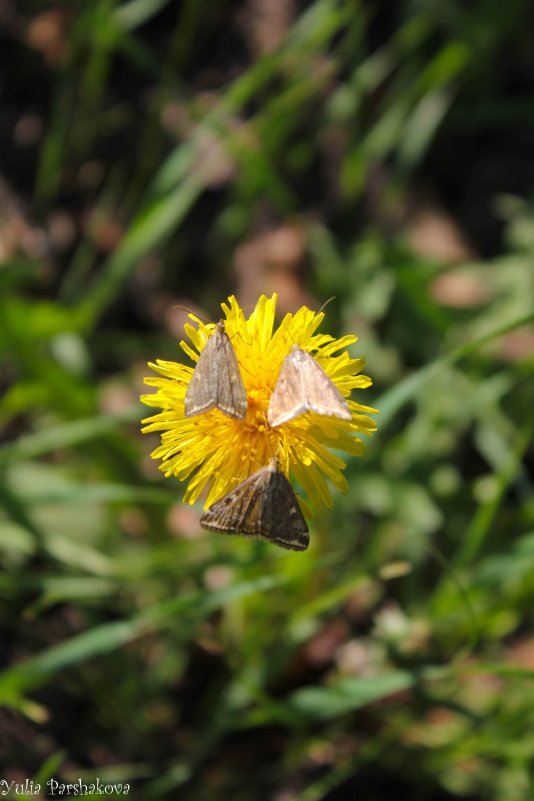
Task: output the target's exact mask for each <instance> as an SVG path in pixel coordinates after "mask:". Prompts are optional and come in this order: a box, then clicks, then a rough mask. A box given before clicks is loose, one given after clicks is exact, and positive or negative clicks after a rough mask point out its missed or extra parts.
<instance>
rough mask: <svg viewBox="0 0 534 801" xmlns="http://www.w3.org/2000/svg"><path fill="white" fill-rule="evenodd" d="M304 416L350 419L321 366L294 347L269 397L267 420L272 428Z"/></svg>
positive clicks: (339, 393) (335, 389) (347, 411)
mask: <svg viewBox="0 0 534 801" xmlns="http://www.w3.org/2000/svg"><path fill="white" fill-rule="evenodd" d="M304 412H317V413H318V414H324V415H326V416H327V417H339V418H340V419H341V420H350V419H351V413H350V410H349V407H348V404H347V401H346V400H345V398H344V397H343V395H342V394H341V392H340V391H339V390H338V388H337V387H336V386H335V385H334V384H333V383H332V381H331V380H330V379H329V378H328V376H327V375H326V373H325V371H324V370H323V368H322V367H321V366H320V364H318V363H317V362H316V361H315V359H314V358H313V356H311V355H310V354H309V353H306V351H304V350H302V348H299V346H298V345H293V348H292V350H291V352H290V353H289V354H288V355H287V356H286V358H285V359H284V362H283V364H282V369H281V370H280V374H279V376H278V380H277V382H276V385H275V387H274V390H273V393H272V395H271V400H270V401H269V409H268V411H267V420H268V421H269V425H270V426H272V427H273V428H274V427H275V426H279V425H281V424H282V423H287V421H288V420H293V418H295V417H298V416H299V415H300V414H304Z"/></svg>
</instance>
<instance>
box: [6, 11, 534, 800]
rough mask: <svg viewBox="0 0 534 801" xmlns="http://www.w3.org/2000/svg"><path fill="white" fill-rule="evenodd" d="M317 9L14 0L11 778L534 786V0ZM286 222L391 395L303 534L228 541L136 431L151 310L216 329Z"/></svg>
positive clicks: (137, 784)
mask: <svg viewBox="0 0 534 801" xmlns="http://www.w3.org/2000/svg"><path fill="white" fill-rule="evenodd" d="M296 6H298V7H296V8H294V6H293V4H291V3H286V2H277V3H275V4H272V5H271V4H269V3H268V2H267V0H265V2H264V3H261V2H256V3H254V2H250V3H244V4H243V5H242V7H237V6H236V4H230V3H222V4H210V3H206V2H202V0H184V2H182V3H178V4H177V3H171V2H170V1H169V0H128V2H123V3H119V2H116V0H97V1H96V2H95V0H91V2H89V0H87V1H85V0H79V1H78V2H75V3H66V4H64V5H63V4H60V3H55V2H51V3H46V4H41V3H36V2H33V3H32V2H24V3H22V4H21V5H20V7H19V8H17V9H15V8H14V7H11V6H10V4H7V8H6V10H5V12H2V14H3V16H4V19H3V23H4V26H5V27H4V31H3V34H2V36H3V39H4V42H5V44H6V47H5V49H4V52H3V55H2V56H1V62H2V67H3V68H7V67H8V66H9V74H7V73H6V80H5V86H4V88H3V92H4V98H3V108H4V110H5V113H4V121H3V122H2V132H3V134H5V135H6V137H7V138H6V145H5V148H4V156H3V158H4V163H3V165H2V184H1V185H0V253H1V254H2V263H1V265H0V292H1V295H0V352H1V356H2V367H1V369H0V381H1V385H2V396H1V398H0V420H1V424H2V428H3V434H4V440H3V444H2V446H1V448H0V473H1V475H0V502H1V505H2V510H3V511H2V513H1V514H2V516H1V518H0V559H1V563H2V568H3V569H2V573H1V575H0V638H1V644H2V651H1V659H2V665H3V670H2V672H1V673H0V703H1V705H2V709H1V710H0V752H1V756H2V763H3V768H2V769H3V771H4V773H5V776H6V778H8V777H13V776H15V777H19V778H20V777H21V776H22V777H25V776H28V777H33V778H34V779H35V780H36V781H41V782H45V781H46V779H47V778H48V777H50V776H55V777H58V776H61V777H62V778H64V779H65V780H69V779H70V780H72V779H73V778H76V777H78V776H82V777H84V780H89V779H90V778H91V777H96V776H99V777H100V778H101V779H102V780H104V779H106V780H108V781H113V782H121V781H122V782H125V781H126V782H130V783H131V785H132V789H131V791H130V797H131V798H133V799H146V798H150V799H160V798H161V799H163V798H173V799H174V798H180V799H184V800H185V801H219V799H220V800H222V799H227V798H232V799H234V800H235V801H249V800H250V801H252V800H253V799H254V801H258V800H260V801H261V799H266V800H267V799H269V801H282V799H283V801H289V800H290V799H299V801H321V799H324V801H327V800H328V801H343V799H353V798H362V799H365V801H378V800H379V799H380V800H382V799H390V798H392V797H397V796H398V795H402V794H406V795H407V796H409V797H410V798H413V799H416V800H417V799H421V801H441V800H443V801H446V799H452V798H467V799H477V800H478V799H485V800H486V799H487V800H488V801H531V799H532V797H533V794H534V782H533V779H532V764H533V759H534V738H533V736H532V731H533V726H534V685H533V679H534V638H533V635H532V631H531V626H532V617H533V616H532V606H533V600H534V495H533V484H532V473H531V468H532V459H533V452H532V427H533V423H532V409H533V408H534V378H533V369H532V368H533V362H534V326H533V323H534V309H533V298H534V270H533V269H532V265H533V261H534V210H533V207H532V205H531V202H530V197H529V192H530V191H531V186H532V179H533V178H534V174H533V164H534V158H533V156H534V152H533V151H534V147H533V145H532V142H533V141H534V140H533V139H532V120H533V117H532V88H533V87H532V84H533V81H534V75H533V72H532V61H531V49H532V39H531V31H532V25H531V23H532V21H533V20H532V7H531V6H530V4H529V3H528V2H527V0H509V2H507V3H504V4H502V3H496V2H491V0H477V2H473V3H469V4H465V3H462V2H460V0H447V2H443V3H435V2H420V1H419V2H416V1H415V0H412V1H411V0H403V2H399V3H398V4H391V3H387V2H385V0H384V2H376V3H371V2H366V3H363V2H358V1H357V0H342V1H341V2H334V0H318V1H317V2H314V3H301V4H296ZM273 7H276V9H277V10H278V12H277V13H278V14H279V18H280V19H281V20H282V22H280V19H278V18H275V21H274V22H272V20H271V23H269V20H270V17H269V14H268V13H267V9H268V8H271V9H272V8H273ZM262 9H263V11H264V12H265V14H263V16H262ZM292 9H293V10H294V14H292ZM276 19H278V22H277V21H276ZM265 20H267V22H265ZM529 21H530V25H529V24H528V23H529ZM269 24H271V25H274V29H273V30H274V33H273V30H271V29H270V28H269ZM269 37H271V38H269ZM32 131H33V132H34V133H33V134H32ZM8 134H9V136H8ZM436 204H437V205H438V206H439V208H441V209H442V210H443V209H445V210H446V212H443V216H445V218H446V219H447V220H449V221H450V220H451V219H452V220H453V221H455V222H456V224H457V225H458V226H459V227H460V228H461V229H463V230H464V231H466V232H467V237H468V238H469V239H470V240H471V243H472V244H471V245H469V246H468V245H465V244H462V242H461V243H460V244H458V243H457V241H456V239H455V235H454V232H453V233H451V230H450V227H448V228H447V229H446V233H443V228H440V227H438V228H431V230H430V236H429V242H430V244H428V242H427V243H426V244H425V245H424V246H423V245H421V233H422V232H423V233H424V230H423V229H424V226H423V223H422V222H421V220H422V217H421V214H420V210H421V208H422V209H423V210H427V211H428V209H430V210H431V211H432V210H433V209H435V206H436ZM416 212H417V213H416ZM440 219H442V218H440ZM287 222H289V223H290V224H291V225H297V227H298V230H299V231H300V235H301V237H302V240H303V241H304V243H305V251H306V260H305V261H306V264H305V269H304V270H303V271H301V272H300V273H298V271H297V279H296V280H297V281H298V287H299V291H300V292H301V293H304V292H306V291H307V292H310V293H312V294H313V295H314V296H315V297H316V298H317V299H318V302H317V305H319V304H320V301H322V299H324V298H328V297H330V296H335V300H334V301H333V302H332V303H331V304H330V305H329V306H328V308H327V322H328V325H325V327H324V328H325V330H329V331H332V333H335V329H336V328H337V330H338V331H340V332H343V331H350V332H352V331H354V332H356V333H358V334H359V335H360V342H359V343H358V345H357V347H356V348H355V349H354V352H355V353H357V355H363V356H364V357H365V358H366V360H367V363H368V367H367V372H368V373H369V374H370V375H371V376H372V377H373V378H374V381H375V388H374V390H372V391H371V390H370V391H368V392H366V393H362V394H361V396H360V398H358V399H359V400H361V402H363V403H372V404H373V405H375V406H377V407H378V408H379V409H380V417H379V419H378V424H379V431H378V434H377V435H376V436H375V437H374V438H373V440H372V441H371V442H370V443H369V448H368V451H367V454H366V456H365V457H364V458H363V459H357V460H356V459H354V460H353V461H352V462H350V463H349V465H348V468H347V478H348V480H349V484H350V486H351V491H350V493H349V494H348V495H347V496H339V495H337V496H336V504H335V508H334V510H333V511H325V512H323V513H321V514H319V516H318V517H317V518H316V519H315V521H314V522H313V525H312V531H311V535H312V546H311V548H310V550H309V551H308V552H306V553H305V554H298V555H295V554H291V553H284V552H279V551H277V550H275V549H274V548H271V547H269V546H268V545H265V544H262V543H250V542H247V541H245V540H243V541H241V540H239V539H237V540H236V539H234V538H229V539H228V540H227V539H226V538H224V537H217V536H214V535H212V534H207V533H205V534H203V535H197V529H198V516H195V514H194V513H193V517H191V516H190V515H189V513H188V512H187V510H184V508H183V507H180V506H179V505H177V504H178V502H179V499H180V493H181V488H180V487H179V486H178V485H177V484H176V483H175V482H173V481H172V480H164V479H162V478H161V477H159V476H158V474H157V471H156V470H155V469H153V465H151V464H150V463H149V459H148V453H149V451H150V449H151V447H152V445H154V444H155V442H156V440H155V439H154V438H151V437H146V438H142V437H141V436H140V435H139V434H138V431H139V419H140V418H141V417H142V416H144V415H145V414H146V411H143V410H142V409H141V407H140V405H139V404H138V402H137V396H138V394H139V391H140V390H141V383H140V377H141V376H142V375H143V373H144V372H145V371H146V369H147V368H145V366H144V365H145V362H146V361H147V360H148V359H149V358H150V359H153V358H156V357H161V358H169V359H177V358H180V357H179V355H178V349H177V346H176V336H177V335H172V334H171V332H170V330H169V328H168V327H167V328H166V327H165V323H164V318H163V317H162V316H161V314H159V312H158V309H161V308H162V307H161V305H160V306H157V303H156V301H157V302H158V303H161V300H162V298H163V299H166V302H167V305H169V304H170V303H172V302H174V300H175V299H181V300H182V301H183V300H184V299H189V301H190V303H191V304H194V303H199V304H201V305H202V306H203V307H204V308H206V309H207V310H208V313H209V314H211V315H213V316H214V317H215V316H216V315H217V308H218V304H219V303H220V302H221V301H222V300H224V299H225V298H226V296H227V295H228V293H229V292H230V291H237V292H238V293H239V291H240V289H243V285H244V283H245V279H244V276H243V273H242V272H241V273H240V272H239V270H238V269H237V268H235V264H234V270H233V271H232V269H230V265H231V264H232V263H233V262H234V258H235V253H236V252H237V251H238V249H239V248H240V247H241V246H242V243H243V241H245V240H249V239H252V240H254V237H257V236H259V235H260V234H261V232H262V231H264V230H265V228H267V229H268V230H271V229H276V227H277V226H280V225H283V224H285V223H287ZM427 239H428V236H427ZM451 240H454V241H453V244H454V246H455V248H456V251H455V253H456V255H455V257H454V258H452V259H451V258H449V257H448V256H446V255H444V253H445V250H444V248H445V249H446V246H447V245H449V250H450V243H451ZM440 246H441V250H439V247H440ZM458 251H459V252H458ZM251 269H252V268H250V267H249V271H250V270H251ZM258 271H259V272H260V273H261V271H260V268H259V267H258ZM269 280H270V279H269V274H268V271H267V275H265V274H260V275H259V278H258V281H259V282H260V283H259V285H260V286H261V287H262V289H265V290H266V291H268V290H269V288H270V286H271V285H270V284H269ZM262 281H263V284H262V283H261V282H262ZM273 288H276V286H274V285H273ZM281 294H283V293H282V292H281ZM282 300H283V297H282ZM289 302H290V301H288V303H289ZM298 305H300V303H299V304H298ZM197 511H198V510H197ZM3 775H4V774H2V777H3ZM17 797H18V798H22V797H23V796H22V795H18V796H17ZM28 797H29V796H28ZM33 797H34V796H33ZM95 797H96V796H95Z"/></svg>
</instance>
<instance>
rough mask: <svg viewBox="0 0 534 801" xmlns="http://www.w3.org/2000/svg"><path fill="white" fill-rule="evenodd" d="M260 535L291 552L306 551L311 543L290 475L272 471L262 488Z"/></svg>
mask: <svg viewBox="0 0 534 801" xmlns="http://www.w3.org/2000/svg"><path fill="white" fill-rule="evenodd" d="M260 534H261V536H262V537H263V538H264V539H267V540H269V541H270V542H275V543H276V544H277V545H280V546H281V547H282V548H288V549H289V550H292V551H305V550H306V548H307V547H308V545H309V544H310V537H309V533H308V526H307V524H306V521H305V519H304V515H303V514H302V512H301V510H300V506H299V505H298V501H297V498H296V496H295V493H294V492H293V489H292V487H291V484H290V483H289V481H288V480H287V478H286V477H285V476H284V475H283V473H280V472H279V471H278V470H273V471H271V474H270V478H269V481H268V483H267V484H266V486H265V487H264V489H263V491H262V509H261V531H260Z"/></svg>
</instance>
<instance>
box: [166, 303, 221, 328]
mask: <svg viewBox="0 0 534 801" xmlns="http://www.w3.org/2000/svg"><path fill="white" fill-rule="evenodd" d="M172 308H173V309H181V310H182V311H185V312H187V313H188V314H192V315H194V316H195V317H198V319H199V320H202V322H203V323H206V324H208V325H209V324H210V323H211V320H208V319H207V317H204V316H203V315H202V314H198V313H197V312H196V311H193V309H190V308H189V306H184V305H183V304H182V303H175V304H174V305H173V306H172Z"/></svg>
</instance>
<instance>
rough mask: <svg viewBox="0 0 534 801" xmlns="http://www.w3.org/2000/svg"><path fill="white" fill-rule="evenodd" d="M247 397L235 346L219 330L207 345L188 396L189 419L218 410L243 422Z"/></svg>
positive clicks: (187, 412) (185, 407)
mask: <svg viewBox="0 0 534 801" xmlns="http://www.w3.org/2000/svg"><path fill="white" fill-rule="evenodd" d="M247 405H248V404H247V394H246V391H245V387H244V385H243V379H242V378H241V373H240V372H239V365H238V363H237V357H236V355H235V352H234V349H233V347H232V343H231V342H230V340H229V338H228V335H227V334H226V333H225V332H224V331H223V330H221V329H220V328H216V329H215V333H214V334H213V335H212V336H211V337H210V338H209V339H208V341H207V342H206V344H205V346H204V349H203V350H202V353H201V354H200V356H199V358H198V362H197V366H196V367H195V370H194V372H193V375H192V377H191V380H190V382H189V385H188V387H187V391H186V393H185V401H184V411H185V416H186V417H194V416H195V415H197V414H204V412H209V410H210V409H213V408H215V407H217V408H218V409H220V410H221V411H222V412H224V413H225V414H227V415H229V416H230V417H235V418H237V419H239V420H242V419H243V418H244V417H245V416H246V413H247Z"/></svg>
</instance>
